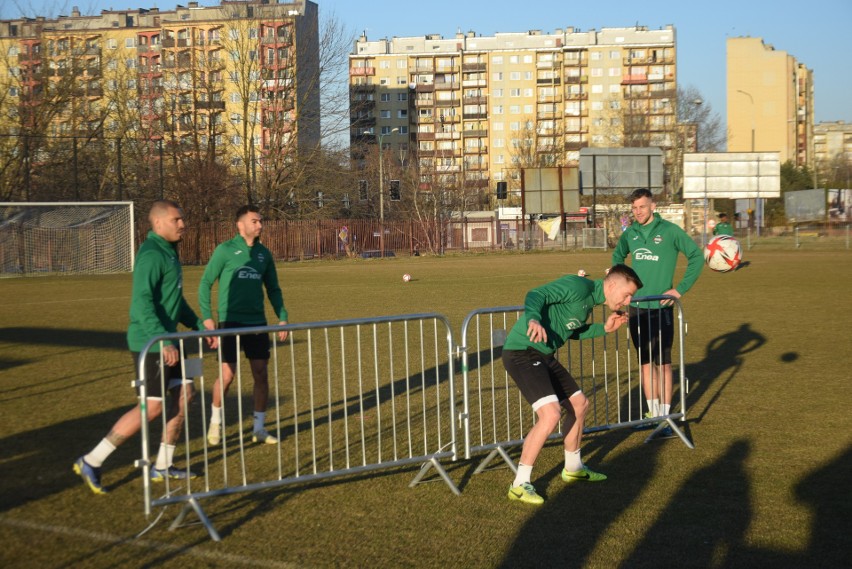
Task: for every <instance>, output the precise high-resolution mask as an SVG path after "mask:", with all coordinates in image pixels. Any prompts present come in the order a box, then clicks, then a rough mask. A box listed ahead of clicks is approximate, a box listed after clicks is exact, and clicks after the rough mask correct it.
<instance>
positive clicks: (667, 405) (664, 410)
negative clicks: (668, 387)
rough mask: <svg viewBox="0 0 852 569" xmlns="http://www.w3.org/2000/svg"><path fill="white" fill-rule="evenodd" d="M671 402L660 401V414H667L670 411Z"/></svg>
mask: <svg viewBox="0 0 852 569" xmlns="http://www.w3.org/2000/svg"><path fill="white" fill-rule="evenodd" d="M671 408H672V404H671V403H660V415H668V414H669V413H670V412H671Z"/></svg>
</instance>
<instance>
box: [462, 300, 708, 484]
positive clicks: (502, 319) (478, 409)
mask: <svg viewBox="0 0 852 569" xmlns="http://www.w3.org/2000/svg"><path fill="white" fill-rule="evenodd" d="M658 300H672V301H673V305H674V307H675V309H674V310H675V312H676V316H675V317H676V322H675V338H674V344H673V348H672V374H673V386H674V388H676V389H677V391H678V392H679V395H680V404H679V409H680V410H679V411H678V412H671V413H669V414H667V415H664V416H661V417H657V418H653V419H649V418H644V417H643V415H644V413H645V410H646V408H647V405H646V404H645V394H644V393H643V392H642V376H641V366H639V365H638V362H639V361H640V360H639V357H640V356H641V354H640V353H637V350H636V349H635V348H634V347H633V343H632V342H631V340H630V338H629V333H630V332H629V327H628V326H624V327H622V329H621V330H619V331H618V332H616V333H615V334H608V335H606V336H603V337H601V338H595V339H591V340H583V341H569V342H567V343H566V344H565V345H564V346H563V347H562V348H561V349H560V350H559V351H558V352H557V354H556V355H557V358H559V361H560V362H562V364H563V365H564V366H565V367H566V368H567V369H568V370H569V371H570V372H571V374H572V375H573V376H574V378H575V379H576V380H577V383H578V384H579V386H580V388H581V389H582V390H583V393H584V394H585V395H586V397H588V399H589V403H590V405H589V411H588V413H587V415H586V423H585V428H584V433H592V432H598V431H605V430H612V429H620V428H628V427H644V426H647V427H652V426H653V427H654V428H653V431H651V433H650V434H649V435H648V437H647V438H646V442H650V441H651V440H653V439H655V438H657V437H658V436H659V435H660V434H661V432H662V430H663V429H664V427H665V426H667V425H668V426H670V427H671V428H672V431H673V432H674V434H676V435H677V436H678V437H679V438H680V439H681V440H682V441H683V443H684V444H685V445H687V446H688V447H689V448H694V445H693V443H692V442H691V441H690V440H689V438H688V437H687V436H686V435H685V434H684V432H683V430H682V429H681V428H680V425H678V421H680V422H682V421H684V420H685V418H686V393H687V389H688V382H687V378H686V375H685V364H684V338H685V336H686V321H685V319H684V317H683V308H682V306H681V304H680V302H679V301H678V299H676V298H674V297H670V296H647V297H642V298H635V299H634V300H633V303H632V306H633V307H647V306H649V305H650V304H651V303H652V302H654V301H658ZM653 310H656V309H653V308H652V309H650V310H649V311H648V313H647V314H650V313H651V312H652V311H653ZM523 311H524V307H523V306H501V307H493V308H481V309H477V310H474V311H472V312H471V313H469V314H468V315H467V317H465V319H464V323H463V324H462V328H461V334H460V338H461V342H462V344H461V345H460V346H459V348H458V351H459V352H460V358H461V365H460V367H461V373H462V380H461V386H462V409H461V411H460V415H459V418H460V423H461V424H462V425H463V429H464V451H465V454H464V457H465V458H466V459H470V458H471V457H472V456H473V455H474V454H477V453H482V452H488V453H489V454H488V455H487V456H486V458H485V459H484V460H483V461H482V462H481V463H480V464H479V466H478V467H477V469H476V471H475V472H476V473H480V472H482V471H483V470H484V469H485V468H486V467H487V466H488V464H489V463H490V462H491V461H492V460H493V459H494V458H496V457H497V456H498V455H499V456H500V457H501V458H502V459H503V460H504V461H505V462H506V463H507V464H508V465H509V467H510V468H512V469H513V470H514V469H515V468H516V467H515V464H514V461H513V460H512V459H511V458H510V456H509V454H508V451H507V449H510V448H512V447H517V446H521V445H522V444H523V442H524V437H525V436H526V434H527V432H529V430H530V429H531V428H532V426H533V425H534V424H535V414H534V413H533V411H532V408H531V407H530V405H529V403H527V401H526V400H525V399H524V397H523V396H522V395H521V393H520V391H519V390H518V389H517V387H516V386H515V383H514V381H513V380H512V378H511V377H509V375H508V373H507V372H506V370H505V369H504V367H503V362H502V347H503V344H504V342H505V340H506V335H507V333H508V331H509V330H510V329H511V327H512V326H513V325H514V324H515V322H516V321H517V320H518V318H520V317H521V316H522V315H523ZM598 313H599V314H600V318H601V320H600V321H601V322H603V321H604V320H605V319H606V316H607V310H606V308H605V307H601V308H600V309H599V312H598V311H596V313H595V314H598ZM594 319H595V317H594V316H593V318H592V320H594ZM641 346H642V343H641V342H640V349H641ZM654 369H655V366H651V370H652V372H653V370H654ZM655 376H656V377H654V376H652V385H653V386H654V388H653V389H654V390H659V391H657V393H659V392H660V391H661V390H662V387H661V383H660V382H661V381H662V380H663V378H662V377H661V376H660V374H659V373H656V374H655ZM678 386H679V387H678ZM673 403H674V402H673ZM672 407H673V408H674V407H676V406H675V405H673V406H672ZM551 438H552V439H556V438H561V435H560V434H559V433H554V434H553V435H551Z"/></svg>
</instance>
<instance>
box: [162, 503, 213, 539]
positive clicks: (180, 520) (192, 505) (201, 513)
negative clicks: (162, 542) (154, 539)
mask: <svg viewBox="0 0 852 569" xmlns="http://www.w3.org/2000/svg"><path fill="white" fill-rule="evenodd" d="M190 509H193V510H195V515H197V516H198V519H199V520H200V521H201V523H202V524H203V525H204V527H205V528H207V533H209V534H210V539H212V540H213V541H222V538H221V537H219V532H217V531H216V528H214V527H213V524H212V523H210V518H208V517H207V514H205V513H204V510H203V509H201V504H199V503H198V500H196V499H195V498H194V497H193V498H190V499H189V501H187V503H186V504H184V505H183V509H181V511H180V513H179V514H178V516H177V517H176V518H175V521H173V522H172V525H170V526H169V531H174V530H176V529H177V528H179V527H180V526H181V524H183V520H184V518H186V515H187V514H188V513H189V510H190Z"/></svg>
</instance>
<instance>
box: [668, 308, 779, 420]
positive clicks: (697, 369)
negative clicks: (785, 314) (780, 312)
mask: <svg viewBox="0 0 852 569" xmlns="http://www.w3.org/2000/svg"><path fill="white" fill-rule="evenodd" d="M765 344H766V337H765V336H764V335H763V334H761V333H760V332H758V331H757V330H755V329H754V328H752V325H751V323H749V322H746V323H744V324H741V325H740V327H739V328H737V329H736V330H733V331H731V332H727V333H725V334H722V335H720V336H717V337H715V338H713V339H712V340H710V342H708V344H707V346H706V348H705V354H704V359H703V360H701V361H699V362H694V363H688V364H686V368H685V372H684V373H685V375H686V377H687V379H688V381H689V393H688V394H687V396H686V398H687V406H688V410H689V414H688V417H689V421H690V422H691V423H700V422H701V421H702V419H703V418H704V416H705V415H706V414H707V412H708V411H709V410H710V407H712V406H713V404H714V403H715V402H716V401H717V400H718V399H719V397H721V395H722V391H724V389H725V388H726V387H727V386H728V384H730V383H731V382H732V381H733V380H734V379H736V378H737V376H738V374H739V372H740V369H741V368H742V365H743V361H744V356H746V355H747V354H749V353H751V352H754V351H756V350H759V349H761V348H763V346H764V345H765ZM719 380H721V383H718V381H719ZM714 384H715V388H716V389H715V393H714V394H713V396H712V397H711V398H710V399H709V400H707V401H706V402H704V403H702V405H701V407H700V410H699V411H698V413H695V411H694V410H695V408H696V405H697V403H698V402H700V401H702V399H703V397H704V396H705V395H706V394H707V392H708V391H709V389H710V387H711V385H714ZM675 397H678V396H677V394H676V395H675Z"/></svg>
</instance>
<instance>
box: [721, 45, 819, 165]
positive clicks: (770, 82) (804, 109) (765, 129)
mask: <svg viewBox="0 0 852 569" xmlns="http://www.w3.org/2000/svg"><path fill="white" fill-rule="evenodd" d="M813 95H814V88H813V72H812V71H811V70H810V69H808V68H807V67H805V65H803V64H802V63H800V62H798V61H796V58H795V57H793V56H792V55H790V54H788V53H787V52H785V51H779V50H776V49H775V48H774V47H772V46H771V45H768V44H765V43H764V42H763V40H762V39H761V38H749V37H738V38H728V40H727V109H728V116H727V123H728V151H729V152H750V151H755V152H780V153H781V162H782V163H783V162H786V161H787V160H792V161H793V162H794V163H795V164H796V165H798V166H805V165H807V166H809V167H813V150H812V148H811V147H810V146H811V145H810V141H812V140H813V124H814V97H813Z"/></svg>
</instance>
